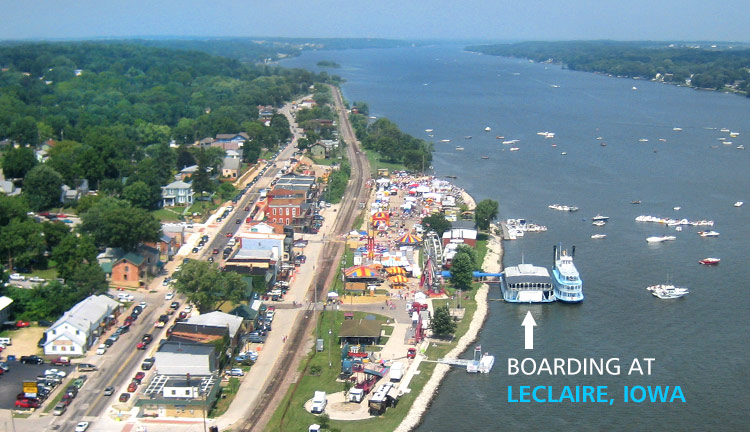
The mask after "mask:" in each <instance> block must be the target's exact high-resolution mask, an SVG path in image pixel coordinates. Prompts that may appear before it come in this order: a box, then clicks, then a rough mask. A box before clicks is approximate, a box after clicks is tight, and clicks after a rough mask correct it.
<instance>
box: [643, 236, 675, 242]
mask: <svg viewBox="0 0 750 432" xmlns="http://www.w3.org/2000/svg"><path fill="white" fill-rule="evenodd" d="M671 240H677V237H675V236H653V237H647V238H646V242H648V243H661V242H665V241H671Z"/></svg>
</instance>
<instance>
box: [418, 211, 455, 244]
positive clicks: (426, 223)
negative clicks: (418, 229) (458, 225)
mask: <svg viewBox="0 0 750 432" xmlns="http://www.w3.org/2000/svg"><path fill="white" fill-rule="evenodd" d="M422 226H423V227H424V228H425V230H426V231H430V230H432V231H435V232H436V233H437V235H438V236H439V237H441V238H442V237H443V233H444V232H446V231H448V230H449V229H451V223H450V222H449V221H448V220H447V219H446V218H445V215H443V214H442V213H433V214H431V215H429V216H426V217H424V218H422Z"/></svg>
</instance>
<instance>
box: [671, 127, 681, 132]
mask: <svg viewBox="0 0 750 432" xmlns="http://www.w3.org/2000/svg"><path fill="white" fill-rule="evenodd" d="M672 130H673V131H681V130H682V128H678V127H676V128H672Z"/></svg>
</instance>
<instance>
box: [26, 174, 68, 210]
mask: <svg viewBox="0 0 750 432" xmlns="http://www.w3.org/2000/svg"><path fill="white" fill-rule="evenodd" d="M62 185H63V179H62V176H61V175H60V173H58V172H57V171H55V170H54V169H52V168H50V167H48V166H46V165H37V166H35V167H34V168H32V169H31V171H29V172H28V173H27V174H26V177H25V178H24V180H23V194H24V196H25V197H26V200H27V201H28V203H29V207H31V209H32V210H44V209H48V208H50V207H54V206H56V205H59V204H60V196H61V194H62V190H61V189H60V188H61V187H62Z"/></svg>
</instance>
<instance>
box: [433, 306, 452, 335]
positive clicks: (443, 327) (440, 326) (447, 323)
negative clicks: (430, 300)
mask: <svg viewBox="0 0 750 432" xmlns="http://www.w3.org/2000/svg"><path fill="white" fill-rule="evenodd" d="M430 325H431V327H432V332H433V333H434V334H435V335H436V336H440V337H445V336H449V335H452V334H453V333H454V332H455V331H456V322H455V321H453V317H451V313H450V311H449V310H448V306H447V305H443V306H440V307H438V308H436V309H435V315H434V316H433V317H432V319H431V320H430Z"/></svg>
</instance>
